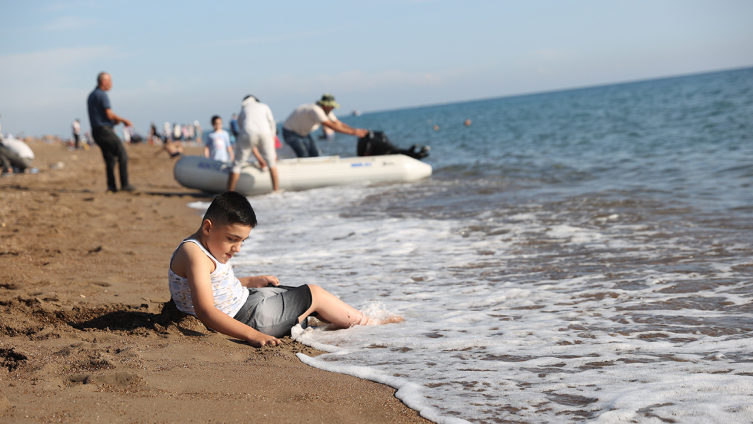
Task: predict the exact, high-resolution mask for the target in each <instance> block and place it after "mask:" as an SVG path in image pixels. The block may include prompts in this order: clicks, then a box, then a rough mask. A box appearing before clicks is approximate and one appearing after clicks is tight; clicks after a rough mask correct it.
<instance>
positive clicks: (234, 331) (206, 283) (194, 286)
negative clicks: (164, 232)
mask: <svg viewBox="0 0 753 424" xmlns="http://www.w3.org/2000/svg"><path fill="white" fill-rule="evenodd" d="M183 246H184V251H185V253H186V254H187V256H188V266H187V267H186V268H185V271H186V278H187V279H188V287H189V289H190V290H191V299H192V300H193V307H194V312H196V317H197V318H199V320H201V322H202V323H204V325H206V326H207V327H209V328H212V329H214V330H217V331H219V332H221V333H224V334H227V335H228V336H231V337H236V338H238V339H241V340H245V341H247V342H248V343H250V344H251V345H252V346H255V347H261V346H278V345H280V344H282V341H281V340H279V339H277V338H275V337H272V336H268V335H266V334H264V333H260V332H259V331H256V330H254V329H253V328H251V327H249V326H247V325H246V324H243V323H242V322H240V321H237V320H235V319H233V318H231V317H230V316H228V315H227V314H225V313H224V312H222V311H220V310H219V309H217V308H216V307H215V306H214V295H213V294H212V282H211V279H210V277H209V274H211V272H212V267H213V263H212V261H211V260H210V259H209V258H208V257H207V256H206V255H205V254H204V252H202V251H201V250H200V249H199V248H198V246H191V243H186V244H184V245H183Z"/></svg>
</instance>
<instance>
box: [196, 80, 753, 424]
mask: <svg viewBox="0 0 753 424" xmlns="http://www.w3.org/2000/svg"><path fill="white" fill-rule="evenodd" d="M342 119H343V120H344V121H346V122H347V123H349V124H350V125H352V126H355V127H363V128H370V129H374V130H382V131H384V132H385V133H386V134H387V135H388V137H390V139H391V140H392V141H393V142H394V143H395V144H397V145H400V146H403V147H407V146H410V145H411V144H414V143H419V144H428V145H431V148H432V150H431V156H430V157H429V158H427V159H426V161H427V162H428V163H430V164H431V165H432V166H433V167H434V174H433V176H432V177H431V178H429V179H427V180H424V181H420V182H417V183H410V184H378V185H375V184H360V185H352V186H346V187H330V188H322V189H317V190H309V191H303V192H285V193H282V194H277V195H274V194H273V195H265V196H258V197H253V198H251V199H250V200H251V203H252V205H253V207H254V209H255V210H256V213H257V216H258V219H259V226H258V227H257V228H256V229H255V230H253V231H252V233H251V237H250V238H249V239H248V240H247V241H246V242H245V243H244V246H243V251H242V252H241V253H240V254H239V255H237V256H236V258H234V259H233V261H232V264H233V266H234V269H235V271H236V274H237V275H249V274H273V275H276V276H277V277H279V279H280V281H281V282H282V283H283V284H288V285H300V284H318V285H321V286H322V287H324V288H326V289H327V290H329V291H330V292H332V293H334V294H336V295H337V296H339V297H340V298H342V299H343V300H344V301H346V302H348V303H349V304H352V305H354V306H356V307H358V308H361V309H362V310H364V311H367V312H368V313H370V314H374V315H387V314H400V315H402V316H403V317H405V319H406V321H405V322H403V323H400V324H391V325H386V326H375V327H354V328H350V329H347V330H337V331H325V330H323V329H321V328H309V329H307V330H305V331H302V330H299V331H296V333H295V336H296V337H297V339H298V340H299V341H301V342H303V343H305V344H308V345H311V346H314V347H317V348H319V349H322V350H325V351H327V352H329V353H327V354H325V355H321V356H318V357H315V358H311V357H308V356H305V355H300V358H301V360H303V361H304V362H305V363H307V364H310V365H312V366H314V367H318V368H322V369H325V370H331V371H335V372H341V373H346V374H352V375H355V376H359V377H363V378H368V379H371V380H374V381H378V382H381V383H385V384H389V385H392V386H393V387H396V388H398V389H399V390H398V392H397V396H398V397H399V398H400V399H402V400H403V401H404V402H405V403H406V404H407V405H408V406H410V407H411V408H414V409H416V410H418V411H420V413H421V415H422V416H424V417H427V418H428V419H430V420H432V421H435V422H441V423H452V422H474V423H515V422H521V423H546V422H580V421H591V422H599V423H618V422H638V423H660V422H668V423H671V422H676V423H710V422H717V423H750V422H751V421H753V339H751V336H753V302H752V298H753V284H752V283H753V281H752V280H753V278H752V277H751V275H752V271H753V257H751V253H753V232H752V231H751V230H753V221H751V219H752V218H753V187H752V186H751V184H752V183H753V69H743V70H735V71H728V72H720V73H713V74H705V75H694V76H687V77H680V78H671V79H662V80H654V81H645V82H636V83H630V84H621V85H613V86H606V87H595V88H588V89H580V90H572V91H563V92H556V93H545V94H537V95H530V96H521V97H512V98H501V99H492V100H484V101H477V102H469V103H461V104H449V105H441V106H432V107H423V108H417V109H409V110H396V111H389V112H381V113H371V114H364V115H361V116H359V117H343V118H342ZM466 119H471V121H472V122H471V125H470V126H465V125H464V124H463V122H464V121H465V120H466ZM435 125H436V126H438V129H437V130H435V129H434V126H435ZM319 145H320V147H321V148H322V150H323V151H324V152H325V153H327V154H340V155H344V156H345V155H347V156H350V155H353V154H354V152H355V140H354V139H353V138H352V137H347V136H338V137H337V138H336V140H335V141H332V142H327V141H320V142H319ZM193 206H195V207H199V208H201V207H206V204H195V205H193Z"/></svg>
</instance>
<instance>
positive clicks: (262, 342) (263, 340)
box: [248, 333, 282, 347]
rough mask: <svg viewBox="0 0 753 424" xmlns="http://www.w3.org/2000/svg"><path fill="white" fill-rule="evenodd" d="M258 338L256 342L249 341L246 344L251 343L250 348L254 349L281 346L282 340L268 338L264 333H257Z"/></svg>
mask: <svg viewBox="0 0 753 424" xmlns="http://www.w3.org/2000/svg"><path fill="white" fill-rule="evenodd" d="M259 336H260V337H259V338H258V339H257V340H249V341H248V342H249V343H251V346H254V347H264V346H280V345H282V340H280V339H278V338H276V337H272V336H268V335H266V334H264V333H259Z"/></svg>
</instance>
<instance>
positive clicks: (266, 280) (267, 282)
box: [239, 275, 280, 289]
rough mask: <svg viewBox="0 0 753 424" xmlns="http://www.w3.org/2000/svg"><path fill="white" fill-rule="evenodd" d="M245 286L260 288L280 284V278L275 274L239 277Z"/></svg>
mask: <svg viewBox="0 0 753 424" xmlns="http://www.w3.org/2000/svg"><path fill="white" fill-rule="evenodd" d="M239 280H240V281H241V284H242V285H243V287H248V288H253V289H258V288H260V287H267V286H279V285H280V280H278V279H277V277H275V276H274V275H258V276H256V277H244V278H239Z"/></svg>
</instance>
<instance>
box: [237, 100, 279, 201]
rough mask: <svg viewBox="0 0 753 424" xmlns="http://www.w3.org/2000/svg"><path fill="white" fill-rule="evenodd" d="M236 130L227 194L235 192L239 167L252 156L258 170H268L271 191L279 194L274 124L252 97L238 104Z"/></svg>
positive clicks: (269, 111)
mask: <svg viewBox="0 0 753 424" xmlns="http://www.w3.org/2000/svg"><path fill="white" fill-rule="evenodd" d="M238 127H239V131H238V138H236V139H235V161H233V170H232V171H231V172H230V175H229V176H228V180H227V190H228V191H235V185H236V184H237V183H238V179H239V178H240V175H241V167H242V166H243V164H244V163H246V161H247V160H248V158H249V156H251V153H253V154H254V156H255V157H256V159H257V160H258V161H259V165H260V166H261V169H264V168H265V167H269V175H270V176H271V177H272V190H274V191H279V190H280V182H279V179H278V177H277V151H276V150H275V133H276V132H277V124H276V123H275V118H274V117H273V116H272V110H271V109H269V106H267V105H265V104H264V103H262V102H260V101H258V100H257V99H256V97H254V96H251V95H248V96H246V97H244V98H243V103H241V113H240V115H239V116H238Z"/></svg>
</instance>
